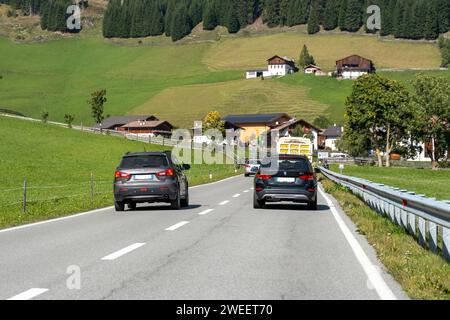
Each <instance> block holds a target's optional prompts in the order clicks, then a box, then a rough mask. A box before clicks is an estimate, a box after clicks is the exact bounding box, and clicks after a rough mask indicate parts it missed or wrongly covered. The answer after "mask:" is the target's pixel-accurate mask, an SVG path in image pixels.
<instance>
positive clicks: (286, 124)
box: [271, 119, 320, 132]
mask: <svg viewBox="0 0 450 320" xmlns="http://www.w3.org/2000/svg"><path fill="white" fill-rule="evenodd" d="M297 124H300V125H303V126H304V127H309V128H312V129H314V130H316V131H317V132H320V129H319V128H317V127H315V126H313V125H312V124H310V123H309V122H307V121H305V120H303V119H291V120H289V121H286V122H284V123H282V124H280V125H277V126H273V127H272V128H271V129H272V130H283V129H286V128H288V127H290V126H293V125H297Z"/></svg>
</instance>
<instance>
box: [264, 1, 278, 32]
mask: <svg viewBox="0 0 450 320" xmlns="http://www.w3.org/2000/svg"><path fill="white" fill-rule="evenodd" d="M279 4H280V3H279V0H265V1H264V6H265V7H264V13H265V14H264V22H266V23H267V25H268V26H269V27H276V26H278V25H279V24H280V6H279Z"/></svg>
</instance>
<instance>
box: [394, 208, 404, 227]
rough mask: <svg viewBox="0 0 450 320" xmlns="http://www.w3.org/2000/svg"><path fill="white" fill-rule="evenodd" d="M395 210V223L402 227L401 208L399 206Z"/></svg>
mask: <svg viewBox="0 0 450 320" xmlns="http://www.w3.org/2000/svg"><path fill="white" fill-rule="evenodd" d="M394 208H395V223H396V224H398V225H399V226H402V220H401V218H400V208H399V207H397V206H394Z"/></svg>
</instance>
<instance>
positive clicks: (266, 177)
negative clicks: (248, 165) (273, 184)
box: [256, 174, 272, 180]
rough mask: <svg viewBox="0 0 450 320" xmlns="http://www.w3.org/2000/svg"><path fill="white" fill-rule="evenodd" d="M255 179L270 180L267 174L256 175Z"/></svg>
mask: <svg viewBox="0 0 450 320" xmlns="http://www.w3.org/2000/svg"><path fill="white" fill-rule="evenodd" d="M256 178H258V179H261V180H269V179H271V178H272V176H271V175H268V174H257V175H256Z"/></svg>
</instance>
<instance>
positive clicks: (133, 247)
mask: <svg viewBox="0 0 450 320" xmlns="http://www.w3.org/2000/svg"><path fill="white" fill-rule="evenodd" d="M144 245H145V243H134V244H132V245H131V246H128V247H126V248H123V249H120V250H119V251H116V252H114V253H111V254H110V255H107V256H106V257H103V258H102V260H105V261H112V260H116V259H117V258H119V257H121V256H123V255H126V254H127V253H130V252H131V251H134V250H136V249H138V248H140V247H142V246H144Z"/></svg>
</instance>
